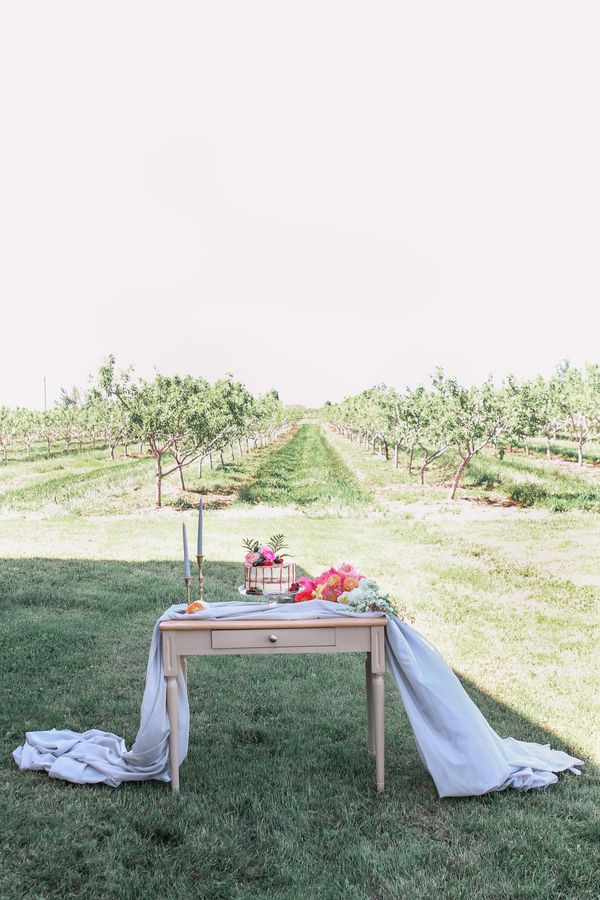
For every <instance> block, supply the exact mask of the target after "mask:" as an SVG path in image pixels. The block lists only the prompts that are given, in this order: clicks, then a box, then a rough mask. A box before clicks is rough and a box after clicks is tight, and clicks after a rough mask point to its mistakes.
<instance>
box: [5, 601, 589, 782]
mask: <svg viewBox="0 0 600 900" xmlns="http://www.w3.org/2000/svg"><path fill="white" fill-rule="evenodd" d="M381 615H383V614H382V613H356V612H354V611H352V610H350V609H348V607H346V606H344V605H342V604H339V603H329V602H327V601H325V600H311V601H308V602H305V603H294V604H282V605H279V606H278V605H276V604H268V603H245V602H233V603H212V604H210V606H209V608H208V609H207V610H206V611H205V612H201V613H196V614H195V615H194V618H197V619H224V618H230V619H252V618H259V619H266V618H268V619H272V620H273V621H277V620H281V619H306V618H316V617H325V616H327V617H331V616H368V617H372V616H381ZM179 618H186V619H189V618H191V617H190V616H188V615H187V614H186V612H185V605H177V606H171V607H170V609H168V610H167V611H166V612H165V613H163V615H162V616H161V617H160V619H159V620H158V622H157V623H156V625H155V626H154V630H153V632H152V641H151V644H150V653H149V655H148V666H147V670H146V687H145V690H144V697H143V700H142V708H141V717H140V727H139V730H138V733H137V737H136V739H135V743H134V744H133V746H132V748H131V750H127V748H126V746H125V740H124V738H122V737H118V736H117V735H115V734H111V733H110V732H105V731H98V730H97V729H91V730H90V731H85V732H83V733H77V732H74V731H70V730H68V729H63V730H57V729H52V730H50V731H29V732H27V734H26V739H25V743H24V744H23V745H22V746H20V747H17V749H16V750H15V751H14V752H13V757H14V760H15V762H16V763H17V765H18V766H19V767H20V768H21V769H37V770H43V771H46V772H47V773H48V775H50V776H51V777H52V778H61V779H64V780H65V781H72V782H75V783H77V784H98V783H101V784H107V785H109V786H110V787H118V785H120V784H122V783H123V782H124V781H145V780H147V779H150V778H153V779H156V780H158V781H170V773H169V760H168V738H169V720H168V717H167V710H166V679H165V677H164V673H163V666H162V658H161V652H160V650H161V644H160V631H159V628H158V625H159V622H161V621H163V620H164V619H179ZM386 667H387V670H388V672H389V674H390V675H391V677H392V679H393V680H394V682H395V685H396V687H397V689H398V692H399V694H400V697H401V698H402V701H403V703H404V707H405V709H406V712H407V715H408V719H409V721H410V724H411V727H412V730H413V733H414V737H415V741H416V745H417V749H418V751H419V755H420V757H421V759H422V761H423V764H424V766H425V768H426V769H427V770H428V772H429V773H430V775H431V777H432V778H433V781H434V783H435V786H436V788H437V791H438V793H439V795H440V797H466V796H472V795H480V794H485V793H488V792H489V791H501V790H504V789H505V788H508V787H512V788H516V789H517V790H520V791H526V790H529V789H531V788H541V787H546V785H549V784H553V783H554V782H555V781H557V775H556V773H557V772H562V771H564V770H567V769H568V770H570V771H571V772H574V773H575V774H577V775H578V774H579V771H578V770H577V769H576V768H575V767H576V766H578V765H581V764H582V761H581V760H579V759H576V758H575V757H573V756H569V754H567V753H564V752H562V751H561V750H551V749H550V747H549V746H543V745H541V744H533V743H527V742H526V741H518V740H515V739H514V738H511V737H508V738H501V737H499V736H498V735H497V734H496V732H495V731H494V729H493V728H492V727H491V725H490V724H489V723H488V722H487V720H486V719H485V717H484V716H483V715H482V713H481V712H480V711H479V709H478V708H477V706H476V705H475V704H474V703H473V701H472V700H471V699H470V697H469V696H468V694H467V693H466V692H465V690H464V688H463V687H462V685H461V683H460V681H459V680H458V678H457V677H456V675H455V674H454V672H453V671H452V670H451V669H450V667H449V666H448V665H447V663H446V662H445V661H444V659H443V658H442V656H441V655H440V653H439V652H438V650H436V648H435V647H434V646H433V645H432V644H431V643H430V642H429V641H428V640H426V638H424V637H423V636H422V635H421V634H419V632H418V631H417V630H416V629H415V628H412V627H411V626H410V625H408V624H407V623H406V622H404V621H402V620H401V619H396V618H390V619H389V620H388V627H387V628H386ZM178 688H179V746H180V763H181V762H183V760H184V759H185V757H186V755H187V749H188V739H189V707H188V701H187V693H186V689H185V684H184V682H183V678H182V676H181V675H180V676H179V679H178Z"/></svg>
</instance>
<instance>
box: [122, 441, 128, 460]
mask: <svg viewBox="0 0 600 900" xmlns="http://www.w3.org/2000/svg"><path fill="white" fill-rule="evenodd" d="M128 449H129V444H123V458H124V459H127V457H128V456H129V453H128Z"/></svg>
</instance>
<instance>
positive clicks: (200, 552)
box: [197, 497, 203, 556]
mask: <svg viewBox="0 0 600 900" xmlns="http://www.w3.org/2000/svg"><path fill="white" fill-rule="evenodd" d="M202 555H203V553H202V497H200V503H199V504H198V550H197V556H202Z"/></svg>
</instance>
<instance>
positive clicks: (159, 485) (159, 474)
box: [156, 456, 163, 506]
mask: <svg viewBox="0 0 600 900" xmlns="http://www.w3.org/2000/svg"><path fill="white" fill-rule="evenodd" d="M162 477H163V474H162V463H161V458H160V456H157V457H156V505H157V506H162Z"/></svg>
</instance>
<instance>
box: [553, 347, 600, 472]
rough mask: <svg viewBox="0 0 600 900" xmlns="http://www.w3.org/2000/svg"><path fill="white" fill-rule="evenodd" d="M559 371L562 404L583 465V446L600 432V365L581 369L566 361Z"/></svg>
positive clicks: (558, 381)
mask: <svg viewBox="0 0 600 900" xmlns="http://www.w3.org/2000/svg"><path fill="white" fill-rule="evenodd" d="M556 374H557V384H558V390H559V403H560V404H561V406H562V408H563V410H564V414H565V420H566V426H567V428H568V430H569V431H570V433H571V436H572V437H573V439H574V440H576V441H577V461H578V463H579V465H580V466H582V465H583V447H584V445H585V444H586V443H587V441H589V440H590V439H591V438H592V437H594V436H596V435H597V434H598V433H599V431H600V366H598V365H597V364H594V365H586V366H585V368H584V369H583V371H581V370H580V369H577V368H575V366H572V365H571V363H570V362H568V361H565V362H564V363H563V364H562V365H560V366H559V367H558V369H557V373H556Z"/></svg>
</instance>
